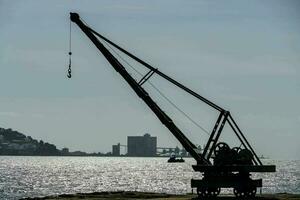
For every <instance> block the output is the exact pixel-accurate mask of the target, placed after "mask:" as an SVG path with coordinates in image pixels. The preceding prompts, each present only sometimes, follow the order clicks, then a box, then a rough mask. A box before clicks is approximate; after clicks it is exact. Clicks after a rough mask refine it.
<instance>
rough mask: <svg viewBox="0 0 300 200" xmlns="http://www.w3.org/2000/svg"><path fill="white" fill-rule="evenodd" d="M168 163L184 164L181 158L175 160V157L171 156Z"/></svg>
mask: <svg viewBox="0 0 300 200" xmlns="http://www.w3.org/2000/svg"><path fill="white" fill-rule="evenodd" d="M168 162H169V163H176V162H184V159H183V158H182V157H181V158H176V156H175V155H171V157H170V158H169V160H168Z"/></svg>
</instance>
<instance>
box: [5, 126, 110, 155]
mask: <svg viewBox="0 0 300 200" xmlns="http://www.w3.org/2000/svg"><path fill="white" fill-rule="evenodd" d="M0 155H17V156H111V152H108V153H106V154H103V153H100V152H99V153H86V152H82V151H74V152H69V149H68V148H63V149H61V150H59V149H57V148H56V146H55V145H54V144H50V143H48V142H44V141H43V140H40V141H38V140H36V139H33V138H32V137H30V136H26V135H24V134H23V133H20V132H18V131H14V130H12V129H10V128H9V129H4V128H0Z"/></svg>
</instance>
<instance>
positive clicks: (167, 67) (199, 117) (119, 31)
mask: <svg viewBox="0 0 300 200" xmlns="http://www.w3.org/2000/svg"><path fill="white" fill-rule="evenodd" d="M70 11H72V12H78V13H79V14H80V16H81V18H82V19H83V20H84V21H85V22H87V23H88V24H89V25H90V26H91V27H92V28H93V29H94V30H96V31H98V32H99V33H101V34H103V35H105V36H106V37H108V38H109V39H111V40H112V41H114V42H116V43H117V44H119V45H121V46H122V47H124V48H125V49H127V50H129V51H131V52H132V53H134V54H135V55H136V56H138V57H140V58H142V59H144V60H145V61H147V62H148V63H150V64H152V65H153V66H155V67H158V68H159V69H160V70H161V71H162V72H164V73H166V74H168V75H170V76H171V77H173V78H174V79H176V80H177V81H179V82H181V83H183V84H184V85H186V86H188V87H190V88H191V89H193V90H195V91H196V92H198V93H199V94H201V95H203V96H205V97H207V98H208V99H210V100H212V101H213V102H215V103H216V104H218V105H220V106H222V107H224V108H226V109H228V110H230V111H231V113H232V115H233V116H234V118H235V120H236V121H237V122H238V124H239V125H240V127H241V129H242V130H243V131H244V133H245V135H246V137H247V138H248V139H249V141H250V143H251V144H252V145H253V147H254V149H255V150H256V151H257V153H258V154H259V155H260V154H264V155H266V156H270V157H271V158H275V159H300V156H299V153H298V152H300V132H299V130H300V106H299V102H300V66H299V64H300V56H299V55H300V1H297V0H295V1H292V0H281V1H278V0H263V1H261V0H257V1H256V0H251V1H250V0H249V1H240V0H235V1H203V0H197V1H196V0H195V1H173V0H172V1H171V0H165V1H140V0H136V1H126V0H125V1H124V0H120V1H111V0H106V1H102V0H94V1H92V0H91V1H78V0H72V1H71V0H70V1H63V0H53V1H40V0H27V1H21V0H20V1H11V0H0V27H1V29H0V69H1V72H0V127H3V128H12V129H14V130H17V131H20V132H22V133H24V134H26V135H30V136H32V137H33V138H36V139H42V140H44V141H47V142H50V143H53V144H55V145H57V147H58V148H62V147H69V148H70V150H83V151H88V152H93V151H96V152H98V151H101V152H107V151H111V145H112V144H115V143H118V142H121V143H122V144H126V137H127V136H128V135H143V134H144V133H146V132H148V133H150V134H151V135H154V136H157V137H158V144H159V146H167V147H169V146H175V145H177V144H178V142H177V141H176V139H175V138H174V136H172V135H171V133H169V131H168V130H167V129H166V128H165V127H164V126H163V125H162V124H161V123H160V122H159V120H158V119H156V117H155V116H154V114H152V113H151V111H150V110H149V109H148V108H147V107H146V105H145V104H144V103H143V102H142V101H141V100H139V99H138V97H137V96H136V95H135V94H134V93H133V91H132V90H131V89H130V88H129V86H128V85H127V84H126V83H125V81H124V80H122V78H121V77H120V76H119V75H118V74H117V73H116V72H115V71H114V70H113V69H112V67H111V66H110V65H109V64H108V63H107V61H106V60H105V58H104V57H103V56H102V55H99V53H98V52H97V49H96V48H95V47H94V46H93V45H92V43H91V42H90V41H89V39H88V38H87V37H86V36H85V35H84V34H83V32H81V31H80V30H79V28H78V27H77V26H76V25H75V24H72V51H73V56H72V70H73V77H72V79H70V80H69V79H67V78H66V70H67V65H68V55H67V53H68V40H69V12H70ZM128 61H129V60H128ZM128 69H129V68H128ZM137 69H139V70H141V71H143V69H142V68H140V67H138V66H137ZM144 72H145V70H144ZM132 73H133V72H132ZM133 75H134V74H133ZM135 77H136V78H138V76H135ZM151 82H152V83H153V84H155V85H156V86H157V87H158V88H160V89H161V90H162V91H163V92H164V93H165V94H166V95H167V96H168V97H169V98H171V99H172V100H173V101H174V102H175V103H176V105H178V106H179V107H180V108H182V109H183V110H185V111H186V112H187V113H189V114H190V115H191V116H192V117H193V119H194V120H196V121H197V122H198V123H199V124H201V126H203V127H204V128H205V129H207V130H208V131H209V132H210V131H211V129H212V126H213V124H214V123H215V120H216V117H217V113H216V112H215V111H214V110H212V109H210V108H209V107H208V106H206V105H205V104H203V103H201V102H198V101H197V100H195V99H194V98H191V97H189V96H188V95H186V94H185V93H183V92H181V91H180V90H179V89H176V88H175V87H173V86H171V85H170V84H167V83H166V82H164V81H162V79H160V78H158V76H154V77H153V78H151ZM145 88H146V89H149V92H150V94H151V95H153V97H154V99H155V100H156V101H157V102H158V103H159V104H160V105H161V106H162V108H163V109H164V110H165V111H166V112H167V113H169V114H170V115H171V116H172V117H174V121H175V122H176V123H177V124H178V126H180V128H182V130H183V132H184V133H186V134H187V136H188V137H190V138H191V140H192V141H193V142H194V143H196V144H201V145H203V144H205V143H206V141H207V139H208V136H207V134H206V133H204V132H203V131H201V130H200V129H198V128H197V127H195V126H194V125H193V124H192V123H190V122H189V121H188V120H186V118H184V116H182V115H180V113H179V112H177V111H176V110H174V109H173V108H172V107H171V106H169V105H168V104H167V103H166V101H165V100H163V99H161V98H160V97H159V95H157V93H155V91H153V89H151V88H150V87H149V85H147V84H146V85H145ZM223 134H224V136H223V137H222V139H224V140H225V141H228V142H229V143H230V144H232V145H233V142H232V141H234V140H233V138H232V137H231V135H232V133H231V132H229V131H228V130H227V128H226V129H225V131H224V133H223ZM235 145H239V144H238V143H237V144H235Z"/></svg>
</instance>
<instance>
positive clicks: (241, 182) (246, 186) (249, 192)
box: [191, 174, 262, 198]
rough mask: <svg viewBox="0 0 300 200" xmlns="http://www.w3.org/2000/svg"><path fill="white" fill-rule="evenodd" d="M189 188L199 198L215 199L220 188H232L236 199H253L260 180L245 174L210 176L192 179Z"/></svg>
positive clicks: (260, 183)
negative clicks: (194, 189)
mask: <svg viewBox="0 0 300 200" xmlns="http://www.w3.org/2000/svg"><path fill="white" fill-rule="evenodd" d="M191 187H192V188H196V189H197V194H198V196H199V197H200V198H207V197H216V196H218V195H219V194H220V191H221V188H233V193H234V195H235V196H236V197H254V196H255V194H256V191H257V188H258V187H262V179H256V180H253V179H251V178H250V177H249V176H247V175H245V174H225V175H224V174H214V175H211V174H210V175H205V176H204V178H203V179H201V180H195V179H192V180H191Z"/></svg>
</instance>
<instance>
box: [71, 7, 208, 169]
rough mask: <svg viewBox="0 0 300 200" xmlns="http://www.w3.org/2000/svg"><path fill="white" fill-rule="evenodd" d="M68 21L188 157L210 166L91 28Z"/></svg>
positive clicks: (76, 18)
mask: <svg viewBox="0 0 300 200" xmlns="http://www.w3.org/2000/svg"><path fill="white" fill-rule="evenodd" d="M70 19H71V21H72V22H74V23H76V24H77V25H78V26H79V28H80V29H81V30H82V31H83V32H84V33H85V34H86V36H87V37H88V38H89V39H90V40H91V41H92V42H93V43H94V45H95V46H96V47H97V49H98V50H99V51H100V52H101V53H102V55H103V56H104V57H105V58H106V59H107V61H108V62H109V63H110V64H111V66H112V67H113V68H114V69H115V70H116V71H117V72H118V73H119V74H120V75H121V76H122V77H123V78H124V79H125V81H126V82H127V83H128V84H129V85H130V87H131V88H132V89H133V90H134V91H135V93H136V94H137V95H138V96H139V97H140V98H141V99H142V100H143V101H144V102H145V103H146V104H147V106H148V107H149V108H150V109H151V110H152V111H153V112H154V114H155V115H156V116H157V117H158V119H159V120H160V121H161V122H162V123H163V124H164V125H165V126H166V127H167V128H168V129H169V130H170V132H171V133H172V134H173V135H174V136H175V137H176V138H177V140H178V141H179V142H180V143H181V144H182V146H183V147H184V148H185V149H186V150H187V151H188V152H189V153H190V155H191V156H192V157H193V158H194V159H195V160H196V161H197V163H201V164H204V165H211V163H210V161H209V160H207V159H205V158H204V157H203V156H202V154H201V153H200V152H198V149H197V147H196V146H195V145H194V144H193V143H192V142H191V141H190V140H189V139H188V138H187V137H186V136H185V135H184V134H183V133H182V131H181V130H180V129H179V128H178V127H177V126H176V125H175V124H174V122H173V121H172V119H171V118H170V117H169V116H168V115H167V114H166V113H165V112H164V111H163V110H162V109H161V108H160V107H159V106H158V105H157V104H156V103H155V102H154V101H153V99H152V98H151V97H150V96H149V94H148V93H147V92H146V91H145V90H144V89H143V87H142V86H141V85H140V84H138V82H136V81H135V79H134V78H133V77H132V76H131V75H130V74H129V73H128V72H127V71H126V69H125V67H124V66H123V65H122V64H121V63H120V62H119V61H118V60H117V58H116V57H114V56H113V55H112V54H111V53H110V52H109V50H108V49H107V48H106V47H105V46H104V45H103V44H102V43H101V42H100V41H99V40H98V39H97V38H96V37H95V35H94V34H93V32H92V31H91V28H89V27H88V26H86V25H85V24H84V23H83V22H82V21H81V20H80V17H79V15H78V14H77V13H70Z"/></svg>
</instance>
